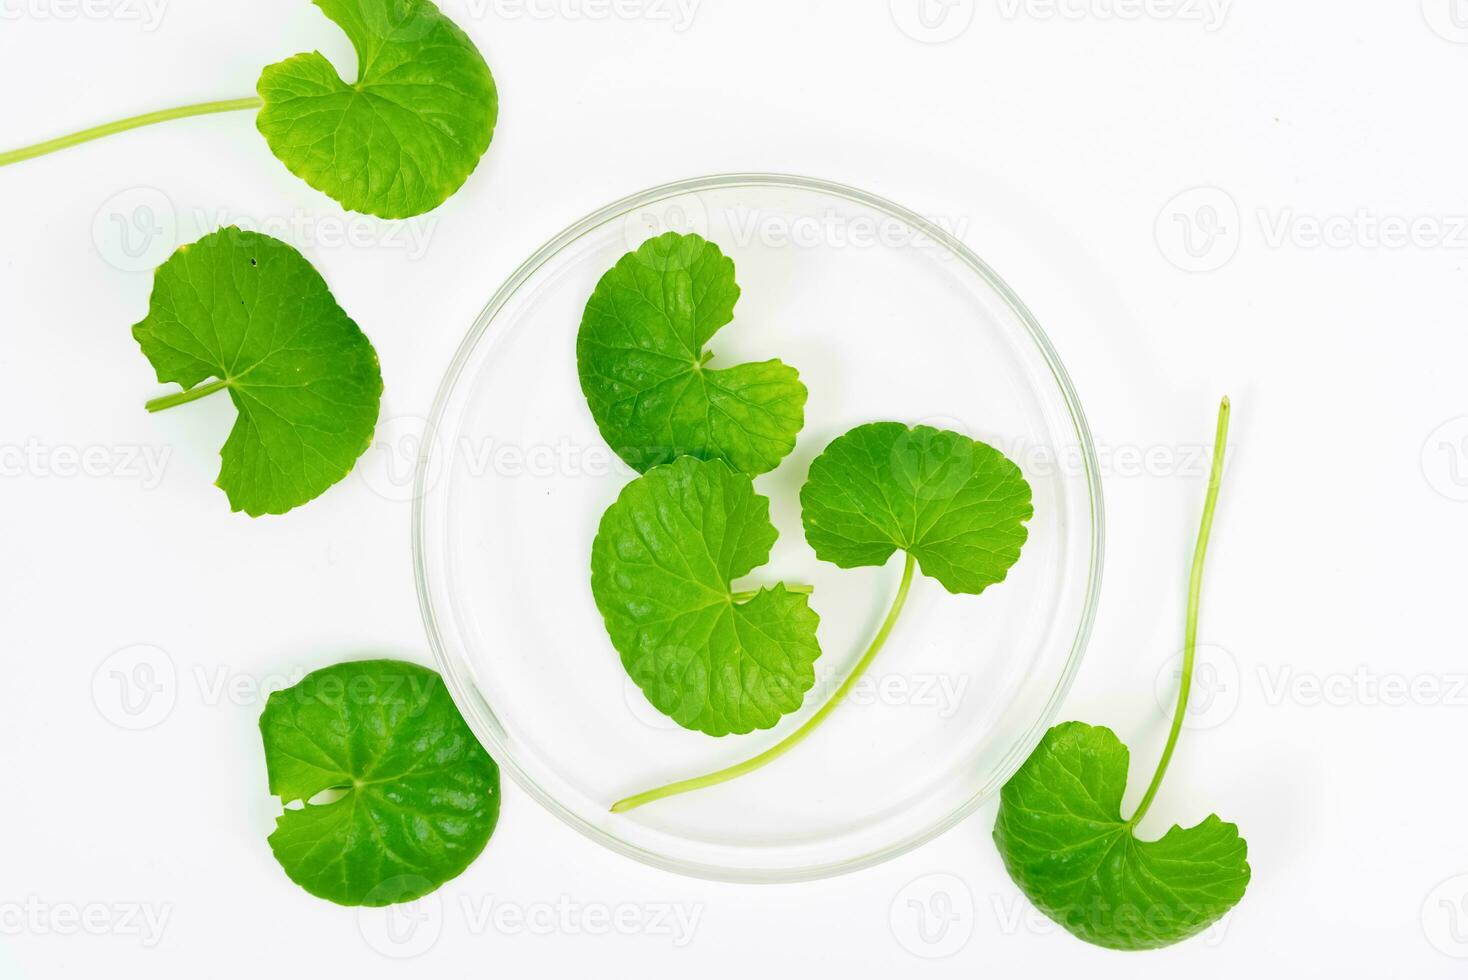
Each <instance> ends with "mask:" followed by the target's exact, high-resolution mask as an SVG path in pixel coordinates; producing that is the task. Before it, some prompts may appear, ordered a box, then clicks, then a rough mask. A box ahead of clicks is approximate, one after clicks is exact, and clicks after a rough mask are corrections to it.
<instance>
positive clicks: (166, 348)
mask: <svg viewBox="0 0 1468 980" xmlns="http://www.w3.org/2000/svg"><path fill="white" fill-rule="evenodd" d="M133 337H134V338H135V339H136V340H137V342H138V344H139V346H141V347H142V350H143V353H144V354H145V355H146V356H147V358H148V360H149V361H150V362H152V364H153V368H154V369H155V371H156V372H157V375H158V380H159V381H160V382H163V383H168V382H177V383H178V384H180V385H183V386H184V388H186V389H188V390H186V391H183V392H179V393H177V394H174V395H168V396H164V397H162V398H158V399H154V400H153V401H151V402H149V403H148V408H149V410H150V411H158V410H161V409H165V408H170V407H172V406H174V405H181V404H183V403H185V402H189V401H193V400H195V399H197V398H201V397H204V396H206V395H209V394H213V393H214V392H217V391H228V392H229V397H230V399H231V400H232V401H233V402H234V405H235V408H236V409H237V410H238V413H239V414H238V418H236V420H235V424H234V428H233V429H232V430H231V431H230V434H229V438H228V439H227V440H226V441H225V443H224V448H223V449H222V450H221V451H220V458H221V465H220V469H219V480H218V484H219V486H220V488H221V489H223V490H224V492H225V494H226V495H227V496H228V497H229V502H230V506H231V507H232V508H233V509H234V510H237V511H239V510H242V511H244V512H246V513H247V514H249V515H250V516H252V517H258V516H259V515H261V514H283V513H285V512H286V511H288V510H290V509H291V508H293V507H297V506H299V505H301V504H304V503H306V502H307V501H309V500H311V499H313V498H315V497H317V496H319V495H320V494H321V493H323V492H324V491H325V490H326V489H327V488H328V487H330V486H332V485H333V484H335V483H337V482H338V481H339V480H341V479H342V478H343V477H344V476H346V475H347V473H349V472H350V471H351V469H352V466H353V465H354V464H355V463H356V461H357V459H358V458H359V457H360V456H361V455H362V454H363V453H364V452H366V451H367V448H368V446H369V445H370V444H371V441H372V431H373V428H374V427H375V426H376V424H377V413H378V409H379V407H380V403H381V400H382V372H381V370H380V369H379V367H378V363H377V354H376V352H375V351H374V350H373V349H372V344H371V343H370V342H369V341H368V340H367V337H366V336H365V335H364V334H363V333H362V331H361V330H359V329H358V328H357V325H356V324H355V323H353V322H352V320H351V318H350V317H348V316H347V314H346V313H345V312H344V311H343V310H342V308H341V307H340V306H338V305H337V303H336V300H335V299H333V298H332V295H331V291H330V290H329V289H328V288H327V286H326V282H325V280H323V279H322V278H321V275H320V274H319V273H318V272H317V271H316V270H315V269H314V268H312V266H311V263H309V262H307V261H306V259H305V258H304V257H303V256H302V255H301V253H299V252H297V251H296V250H295V249H293V248H291V247H290V246H289V245H287V244H285V243H284V242H281V241H277V240H276V239H274V238H271V237H269V236H267V235H261V234H257V233H255V232H249V231H241V230H240V229H238V228H224V229H222V230H220V231H217V232H214V233H213V234H211V235H207V236H205V237H204V238H202V239H200V240H199V241H197V242H194V243H193V244H191V245H185V246H183V247H182V248H180V249H179V250H178V251H177V252H175V253H174V254H173V255H172V256H171V257H170V258H169V259H168V261H166V262H165V263H163V265H161V266H159V268H158V271H157V273H156V274H155V276H154V279H153V295H152V299H151V302H150V303H149V308H148V315H147V317H146V318H144V319H143V320H142V321H141V322H140V323H138V324H137V325H136V326H134V327H133ZM209 379H213V380H209ZM205 382H207V383H205Z"/></svg>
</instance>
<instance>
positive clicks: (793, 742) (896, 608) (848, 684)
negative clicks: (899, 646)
mask: <svg viewBox="0 0 1468 980" xmlns="http://www.w3.org/2000/svg"><path fill="white" fill-rule="evenodd" d="M906 557H907V561H906V563H905V564H904V565H903V566H902V581H901V583H900V584H899V585H898V586H897V595H896V596H895V597H894V598H893V599H892V606H891V608H890V609H888V610H887V618H886V619H884V620H883V621H882V626H881V628H880V629H878V630H877V635H876V636H875V637H873V638H872V642H871V645H870V646H868V647H867V650H866V653H864V654H862V656H861V659H860V660H858V661H857V662H856V666H855V667H853V668H852V669H851V673H850V674H849V675H847V677H846V680H844V681H842V682H841V686H840V687H838V688H837V689H836V693H835V694H833V695H831V698H830V700H828V701H827V702H826V703H825V704H823V705H821V707H820V710H818V711H817V712H816V713H815V714H813V715H811V716H810V718H809V720H807V721H806V723H805V724H803V725H801V726H800V727H799V728H797V729H796V730H795V731H793V732H791V733H790V734H789V735H787V736H786V737H785V738H784V739H782V740H781V741H779V742H777V743H775V744H774V745H773V746H771V747H770V748H768V749H766V750H765V751H763V752H761V753H760V754H759V755H757V756H755V757H754V758H752V759H746V760H745V761H743V762H741V763H739V764H738V765H734V766H730V767H729V768H727V769H720V770H718V771H717V772H711V773H708V774H706V775H703V776H695V777H694V778H693V779H684V780H681V781H679V782H676V783H669V784H668V785H667V786H660V787H658V788H657V789H650V790H648V791H647V792H645V793H638V794H637V795H636V796H629V797H627V798H626V799H625V800H618V801H617V802H616V803H613V804H612V812H613V813H626V812H627V811H628V810H635V809H637V808H638V807H640V806H645V805H646V804H648V803H652V802H654V801H655V800H661V799H666V798H667V797H669V796H677V795H678V794H679V793H691V792H692V791H694V790H696V789H704V788H706V787H709V786H717V785H718V784H719V783H726V782H728V781H729V780H731V779H735V778H737V777H739V776H743V775H744V774H745V773H750V772H754V771H755V770H756V769H759V768H761V767H762V766H765V765H768V764H769V763H771V762H774V761H775V760H776V759H778V758H780V756H782V755H784V754H785V753H786V752H789V751H790V750H791V749H793V748H795V746H797V745H799V744H800V743H801V742H803V741H805V739H806V737H807V736H808V735H810V733H811V732H813V731H815V730H816V728H817V726H819V725H820V723H821V722H823V721H825V720H826V716H827V715H829V714H830V713H831V712H832V711H834V710H836V706H837V705H838V704H840V703H841V701H842V700H843V699H844V698H845V697H846V696H847V695H848V694H850V693H851V689H852V688H853V687H854V686H855V685H856V682H857V681H858V680H860V679H861V675H862V674H864V673H865V672H866V669H867V668H868V667H870V666H871V664H872V661H873V660H874V659H876V656H877V653H878V652H880V651H881V649H882V645H883V644H884V643H886V642H887V637H889V636H891V635H892V628H893V627H894V626H896V625H897V617H898V616H899V615H901V613H902V607H903V606H904V605H905V604H906V603H907V593H908V591H909V590H910V589H911V588H912V573H913V569H914V567H915V565H916V563H915V562H914V560H913V557H912V555H907V556H906ZM791 591H795V589H794V588H791Z"/></svg>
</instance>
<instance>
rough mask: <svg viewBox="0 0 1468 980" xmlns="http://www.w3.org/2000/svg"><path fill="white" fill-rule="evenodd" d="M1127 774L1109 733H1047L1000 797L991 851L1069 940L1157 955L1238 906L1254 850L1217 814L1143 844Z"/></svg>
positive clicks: (1077, 727) (1076, 728) (1120, 748)
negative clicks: (1128, 812) (1131, 814)
mask: <svg viewBox="0 0 1468 980" xmlns="http://www.w3.org/2000/svg"><path fill="white" fill-rule="evenodd" d="M1128 766H1129V753H1128V752H1127V748H1126V746H1125V745H1123V744H1122V743H1121V740H1120V739H1118V738H1117V737H1116V735H1115V734H1114V733H1113V732H1112V731H1111V730H1110V729H1107V728H1092V727H1091V726H1090V725H1084V724H1081V723H1080V722H1068V723H1066V724H1063V725H1057V726H1056V727H1054V728H1052V729H1050V731H1049V732H1047V733H1046V735H1045V738H1044V740H1043V741H1042V742H1041V743H1040V747H1039V748H1037V749H1036V750H1035V752H1034V754H1033V755H1031V756H1030V758H1029V760H1028V761H1026V762H1025V764H1024V765H1023V766H1022V767H1020V770H1019V772H1017V773H1015V775H1014V778H1012V779H1011V780H1010V781H1009V782H1008V783H1006V784H1005V786H1004V790H1003V792H1002V793H1001V794H1000V804H999V817H998V819H997V820H996V822H995V824H994V843H995V844H996V845H998V847H999V854H1000V856H1001V857H1002V858H1003V859H1004V866H1005V868H1007V869H1008V870H1009V876H1010V877H1011V878H1013V879H1014V883H1015V884H1016V885H1018V886H1019V887H1020V890H1021V891H1023V892H1024V893H1025V895H1026V896H1028V897H1029V899H1030V901H1031V902H1033V903H1034V904H1035V907H1036V908H1038V909H1039V910H1040V911H1041V912H1044V913H1045V914H1046V915H1047V916H1049V917H1050V918H1051V919H1053V920H1055V921H1056V922H1058V923H1060V925H1062V926H1064V927H1065V929H1066V930H1067V931H1069V932H1071V933H1072V934H1074V935H1076V936H1078V937H1079V938H1081V939H1084V940H1085V941H1086V942H1089V943H1094V944H1096V945H1098V946H1105V947H1108V948H1110V949H1127V950H1134V949H1157V948H1159V947H1162V946H1170V945H1172V944H1173V943H1176V942H1180V941H1182V940H1184V939H1186V938H1188V937H1189V936H1192V935H1195V934H1197V933H1199V932H1201V931H1202V930H1204V929H1206V928H1207V927H1208V926H1209V925H1210V924H1212V923H1214V922H1216V921H1217V920H1218V919H1220V918H1222V917H1223V915H1224V913H1226V912H1227V911H1228V910H1229V909H1231V908H1233V907H1234V906H1235V905H1236V904H1238V901H1239V899H1241V898H1243V897H1244V889H1245V888H1247V887H1248V884H1249V874H1250V872H1249V862H1248V860H1247V858H1248V851H1249V848H1248V845H1247V844H1246V843H1245V842H1244V839H1243V838H1242V837H1240V836H1239V829H1238V828H1237V827H1236V826H1234V825H1233V824H1231V823H1224V822H1223V821H1222V820H1220V819H1218V817H1217V816H1216V815H1212V814H1210V815H1209V816H1208V817H1207V818H1206V819H1205V820H1204V821H1203V822H1202V823H1200V824H1198V825H1197V826H1195V827H1190V828H1188V829H1187V830H1184V829H1182V828H1181V827H1179V826H1174V827H1173V828H1172V829H1171V830H1169V831H1168V832H1167V833H1166V834H1165V835H1164V836H1163V837H1162V839H1160V840H1156V841H1140V840H1137V838H1136V836H1135V835H1134V834H1133V833H1132V825H1131V824H1130V823H1129V822H1127V821H1124V820H1122V819H1121V798H1122V794H1123V793H1125V792H1126V780H1127V769H1128Z"/></svg>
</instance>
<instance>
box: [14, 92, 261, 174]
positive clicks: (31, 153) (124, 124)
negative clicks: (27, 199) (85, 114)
mask: <svg viewBox="0 0 1468 980" xmlns="http://www.w3.org/2000/svg"><path fill="white" fill-rule="evenodd" d="M262 104H263V103H262V101H261V100H260V99H259V98H256V97H251V98H248V99H226V100H224V101H222V102H201V103H198V104H197V105H186V106H179V107H177V108H174V109H162V110H159V111H158V112H147V113H144V114H143V115H141V116H129V117H128V118H126V119H119V120H117V121H115V122H110V123H103V124H102V125H101V126H93V127H92V128H91V129H84V130H82V131H81V132H78V133H72V134H70V135H69V136H58V137H57V138H56V139H52V140H47V141H46V142H44V143H36V144H35V145H33V146H23V147H21V148H20V149H18V150H10V151H8V152H5V153H0V167H4V166H8V165H10V164H12V163H19V162H20V161H22V160H29V159H31V158H32V157H39V156H44V155H46V154H47V153H55V152H56V151H57V150H64V149H66V148H68V147H72V146H76V145H77V144H78V143H86V142H88V141H89V140H95V139H101V138H102V137H103V136H111V135H112V134H114V133H122V132H126V131H127V130H129V129H137V128H138V127H139V126H151V125H152V124H153V123H160V122H167V121H168V120H170V119H183V118H186V117H188V116H205V115H209V114H210V113H215V112H234V111H235V110H237V109H255V108H258V107H259V106H260V105H262Z"/></svg>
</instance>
